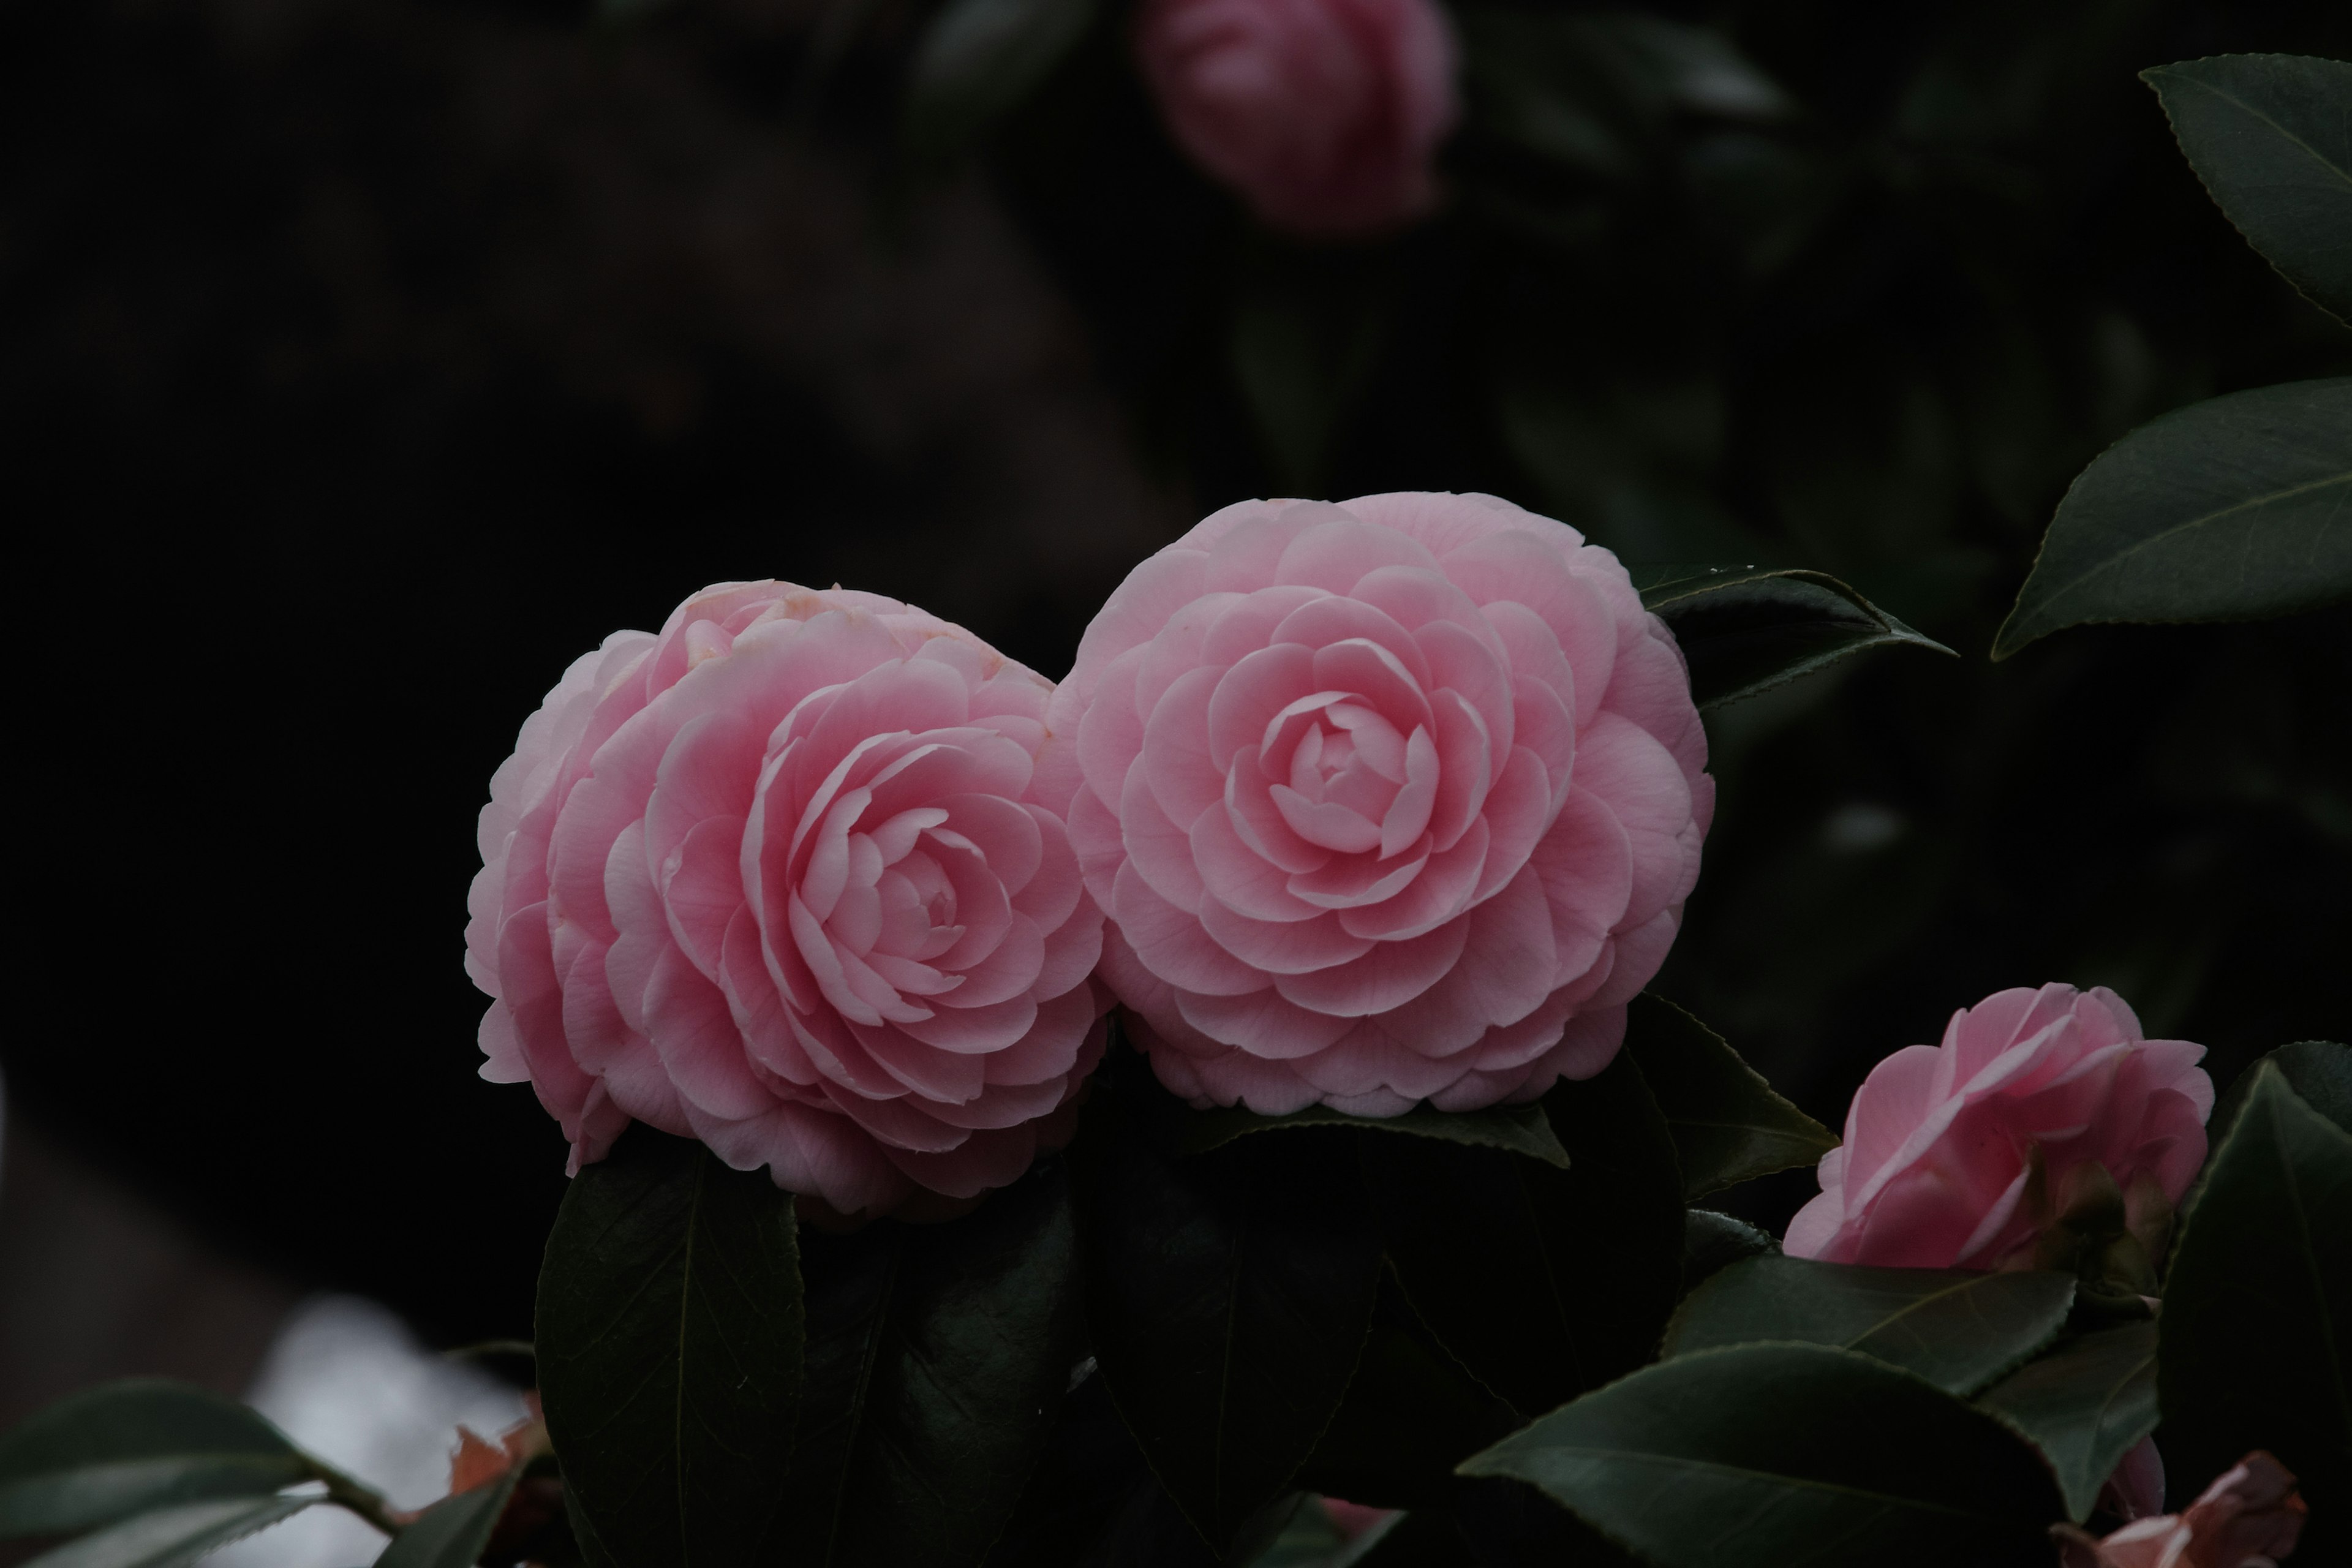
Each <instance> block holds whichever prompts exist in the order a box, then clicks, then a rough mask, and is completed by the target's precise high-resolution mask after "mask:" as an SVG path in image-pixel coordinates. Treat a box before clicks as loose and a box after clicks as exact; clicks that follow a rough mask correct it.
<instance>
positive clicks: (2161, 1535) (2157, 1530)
mask: <svg viewBox="0 0 2352 1568" xmlns="http://www.w3.org/2000/svg"><path fill="white" fill-rule="evenodd" d="M2309 1512H2310V1510H2309V1509H2308V1508H2307V1507H2306V1506H2305V1503H2304V1500H2303V1499H2302V1497H2301V1496H2300V1495H2299V1494H2298V1493H2297V1492H2296V1491H2295V1489H2294V1475H2293V1474H2292V1473H2291V1472H2290V1471H2289V1470H2288V1469H2287V1468H2286V1467H2285V1466H2284V1465H2282V1464H2280V1463H2279V1462H2278V1461H2277V1460H2276V1459H2274V1458H2272V1457H2271V1456H2270V1455H2268V1454H2266V1453H2264V1452H2263V1450H2261V1449H2260V1448H2257V1449H2255V1450H2254V1451H2253V1452H2252V1453H2251V1454H2248V1455H2247V1456H2246V1457H2245V1458H2242V1459H2241V1460H2239V1461H2238V1463H2237V1464H2235V1465H2234V1466H2232V1467H2231V1468H2230V1469H2228V1470H2227V1471H2225V1472H2223V1474H2222V1475H2221V1478H2220V1479H2217V1480H2215V1481H2214V1483H2213V1484H2212V1485H2211V1486H2210V1487H2207V1488H2206V1489H2205V1491H2204V1494H2203V1495H2202V1496H2200V1498H2198V1500H2196V1501H2195V1502H2193V1503H2190V1504H2189V1507H2188V1509H2187V1510H2186V1511H2184V1512H2181V1513H2178V1514H2170V1513H2167V1514H2158V1516H2157V1517H2155V1518H2153V1519H2143V1520H2137V1521H2134V1522H2132V1523H2130V1524H2126V1525H2125V1526H2124V1527H2123V1528H2122V1529H2121V1530H2118V1531H2116V1532H2115V1533H2114V1534H2112V1535H2109V1536H2107V1537H2106V1538H2105V1539H2104V1540H2100V1539H2095V1538H2094V1537H2092V1536H2090V1535H2088V1534H2086V1533H2084V1531H2079V1530H2076V1529H2074V1528H2073V1527H2072V1526H2070V1525H2061V1526H2058V1527H2057V1528H2056V1529H2054V1530H2053V1531H2052V1532H2051V1533H2052V1534H2053V1535H2055V1536H2056V1537H2057V1538H2058V1542H2059V1545H2060V1549H2061V1552H2062V1553H2063V1563H2064V1568H2277V1563H2278V1561H2279V1559H2281V1558H2283V1557H2284V1556H2286V1555H2287V1554H2288V1553H2289V1552H2293V1551H2294V1547H2295V1542H2297V1541H2299V1540H2301V1539H2302V1537H2303V1521H2304V1518H2305V1515H2306V1514H2308V1513H2309Z"/></svg>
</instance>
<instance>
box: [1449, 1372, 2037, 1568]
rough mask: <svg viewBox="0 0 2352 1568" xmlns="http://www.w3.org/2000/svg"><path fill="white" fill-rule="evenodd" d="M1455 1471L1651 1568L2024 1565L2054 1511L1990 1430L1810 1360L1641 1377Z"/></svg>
mask: <svg viewBox="0 0 2352 1568" xmlns="http://www.w3.org/2000/svg"><path fill="white" fill-rule="evenodd" d="M1462 1470H1463V1473H1464V1474H1465V1475H1471V1476H1508V1477H1512V1478H1515V1479H1519V1480H1523V1481H1526V1482H1528V1483H1529V1484H1531V1485H1533V1486H1536V1487H1538V1488H1540V1489H1542V1490H1543V1491H1544V1492H1545V1493H1547V1494H1548V1495H1549V1496H1550V1497H1551V1498H1552V1499H1553V1500H1556V1501H1558V1502H1559V1503H1561V1504H1562V1505H1564V1506H1566V1507H1568V1508H1570V1509H1572V1510H1575V1511H1576V1512H1577V1513H1578V1514H1579V1515H1580V1516H1581V1517H1582V1518H1583V1519H1585V1520H1586V1521H1588V1522H1590V1523H1591V1524H1592V1525H1594V1526H1595V1527H1597V1528H1598V1529H1600V1530H1601V1531H1602V1532H1604V1533H1605V1534H1607V1535H1609V1536H1610V1537H1611V1538H1612V1539H1613V1540H1616V1541H1618V1542H1622V1543H1623V1544H1624V1545H1626V1546H1629V1547H1631V1548H1632V1549H1633V1551H1635V1552H1639V1553H1640V1554H1641V1555H1642V1556H1643V1557H1644V1558H1646V1559H1648V1560H1650V1561H1651V1562H1653V1563H1657V1564H1660V1565H1661V1568H1782V1565H1784V1564H1787V1563H1808V1564H1822V1565H1824V1568H1828V1565H1832V1564H1853V1565H1855V1568H1864V1565H1867V1568H1884V1565H1885V1564H1887V1563H1902V1564H1904V1568H1941V1565H1944V1564H1950V1565H1952V1568H1961V1565H1968V1568H1975V1565H1977V1564H1982V1563H2009V1562H2018V1563H2028V1562H2036V1561H2041V1560H2042V1559H2043V1558H2046V1556H2047V1554H2048V1545H2047V1542H2046V1541H2045V1540H2044V1539H2043V1537H2042V1528H2043V1526H2044V1524H2045V1523H2046V1522H2047V1521H2049V1520H2051V1519H2053V1518H2054V1517H2055V1516H2056V1513H2057V1508H2058V1500H2057V1498H2056V1497H2055V1496H2054V1495H2053V1493H2052V1491H2051V1487H2050V1479H2049V1477H2048V1475H2047V1474H2046V1473H2045V1472H2044V1471H2043V1469H2042V1465H2041V1464H2040V1462H2039V1461H2038V1460H2036V1459H2035V1458H2034V1457H2033V1455H2032V1450H2031V1449H2029V1448H2027V1447H2025V1445H2024V1444H2022V1443H2021V1442H2019V1441H2018V1440H2017V1438H2016V1437H2015V1436H2012V1435H2011V1433H2010V1432H2009V1431H2008V1430H2007V1429H2006V1428H2004V1427H2003V1426H2001V1425H2000V1423H1999V1422H1997V1421H1995V1420H1994V1419H1993V1418H1992V1417H1990V1416H1989V1415H1985V1414H1984V1413H1983V1412H1981V1411H1979V1410H1977V1409H1974V1408H1972V1407H1971V1406H1969V1405H1965V1404H1963V1403H1961V1402H1960V1401H1959V1400H1958V1399H1955V1398H1953V1397H1952V1396H1951V1395H1950V1394H1946V1393H1944V1392H1943V1391H1942V1390H1940V1389H1938V1388H1937V1387H1935V1386H1934V1385H1933V1384H1928V1383H1926V1382H1923V1381H1921V1380H1920V1379H1918V1378H1916V1377H1914V1376H1912V1375H1911V1374H1909V1373H1905V1372H1899V1371H1897V1370H1895V1368H1893V1367H1890V1366H1887V1365H1885V1363H1880V1362H1877V1361H1874V1360H1872V1359H1871V1358H1869V1357H1867V1356H1861V1355H1855V1354H1853V1353H1852V1352H1846V1351H1839V1350H1833V1349H1831V1348H1829V1347H1826V1346H1816V1345H1790V1344H1757V1345H1738V1346H1733V1347H1730V1348H1727V1349H1723V1350H1717V1351H1710V1352H1705V1353H1703V1354H1699V1355H1692V1356H1684V1357H1680V1358H1677V1359H1675V1360H1673V1361H1668V1362H1664V1363H1660V1364H1658V1365H1656V1366H1652V1367H1645V1368H1643V1370H1642V1371H1640V1372H1637V1373H1634V1374H1633V1376H1631V1377H1628V1378H1625V1379H1623V1380H1622V1381H1621V1382H1618V1383H1615V1384H1611V1385H1610V1386H1608V1387H1607V1388H1603V1389H1601V1390H1599V1391H1598V1392H1596V1393H1592V1394H1586V1395H1585V1396H1584V1397H1583V1398H1581V1399H1580V1400H1578V1401H1577V1402H1576V1403H1575V1404H1573V1405H1569V1406H1567V1407H1566V1408H1564V1409H1560V1410H1556V1411H1554V1412H1552V1413H1551V1414H1550V1415H1546V1416H1544V1417H1543V1418H1542V1419H1540V1420H1538V1421H1537V1422H1536V1423H1535V1424H1534V1425H1533V1426H1529V1427H1528V1429H1527V1430H1526V1431H1524V1432H1520V1433H1517V1434H1516V1435H1515V1436H1510V1437H1507V1438H1506V1439H1505V1440H1504V1441H1502V1442H1501V1443H1498V1444H1496V1446H1495V1447H1492V1448H1489V1449H1487V1450H1486V1452H1485V1453H1484V1454H1481V1455H1479V1456H1478V1457H1477V1458H1474V1459H1472V1460H1470V1461H1469V1462H1468V1463H1467V1464H1465V1465H1464V1466H1463V1467H1462Z"/></svg>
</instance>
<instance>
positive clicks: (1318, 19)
mask: <svg viewBox="0 0 2352 1568" xmlns="http://www.w3.org/2000/svg"><path fill="white" fill-rule="evenodd" d="M1136 45H1137V50H1138V53H1139V55H1140V57H1141V58H1142V62H1143V70H1144V75H1145V76H1146V77H1147V78H1148V79H1150V83H1151V87H1152V90H1153V92H1154V93H1155V94H1156V95H1157V96H1158V98H1159V100H1160V109H1161V111H1162V112H1163V113H1165V114H1166V116H1167V118H1168V124H1169V128H1170V129H1171V132H1173V133H1174V135H1175V138H1176V140H1177V141H1178V142H1180V143H1181V144H1182V146H1183V147H1184V150H1185V151H1186V152H1188V153H1191V154H1192V156H1193V157H1194V158H1196V159H1198V160H1199V161H1200V163H1201V164H1202V167H1204V168H1206V169H1207V170H1208V171H1209V172H1210V173H1211V174H1214V175H1216V176H1217V178H1219V179H1221V180H1223V181H1224V182H1225V183H1226V184H1229V185H1232V186H1233V187H1234V189H1236V190H1238V191H1240V192H1241V193H1242V195H1244V196H1245V197H1247V198H1248V200H1249V203H1250V205H1251V206H1252V207H1253V208H1255V210H1256V213H1257V215H1258V216H1259V217H1260V218H1261V219H1263V220H1264V221H1265V223H1266V224H1267V225H1268V226H1271V227H1274V228H1279V229H1285V230H1287V231H1289V232H1291V233H1295V234H1305V235H1330V236H1341V235H1359V234H1368V233H1373V232H1377V231H1379V230H1381V229H1386V228H1392V227H1394V226H1397V225H1399V224H1402V223H1403V222H1405V221H1406V220H1408V219H1410V218H1412V217H1416V216H1419V215H1421V214H1422V213H1423V212H1425V211H1427V210H1428V208H1429V207H1430V205H1432V204H1433V202H1434V201H1435V200H1436V196H1437V186H1436V182H1435V180H1434V179H1433V176H1432V174H1431V173H1430V160H1431V157H1432V155H1433V153H1434V152H1435V150H1436V147H1437V143H1438V142H1439V141H1440V140H1442V139H1443V138H1444V135H1445V133H1446V132H1448V131H1449V130H1451V129H1452V128H1453V125H1454V117H1455V114H1456V112H1457V109H1456V105H1455V101H1454V36H1453V33H1452V31H1451V29H1450V28H1449V27H1448V26H1447V25H1446V21H1445V16H1444V13H1443V12H1442V11H1440V10H1439V9H1438V8H1437V7H1436V5H1433V4H1432V3H1431V0H1146V4H1145V5H1144V6H1143V10H1142V13H1141V16H1139V20H1138V24H1137V28H1136Z"/></svg>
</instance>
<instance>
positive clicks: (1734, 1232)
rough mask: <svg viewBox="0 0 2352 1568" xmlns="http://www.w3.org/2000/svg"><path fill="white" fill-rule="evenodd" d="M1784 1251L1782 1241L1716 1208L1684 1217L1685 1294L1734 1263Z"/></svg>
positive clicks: (1693, 1211) (1692, 1212)
mask: <svg viewBox="0 0 2352 1568" xmlns="http://www.w3.org/2000/svg"><path fill="white" fill-rule="evenodd" d="M1779 1251H1780V1243H1779V1242H1777V1241H1775V1240H1773V1239H1772V1238H1771V1237H1769V1236H1767V1235H1765V1234H1764V1233H1763V1232H1762V1231H1760V1230H1759V1229H1757V1228H1756V1227H1755V1226H1752V1225H1749V1224H1748V1222H1747V1221H1746V1220H1742V1219H1734V1218H1732V1217H1731V1215H1727V1214H1717V1213H1716V1212H1715V1211H1714V1210H1713V1209H1692V1210H1691V1211H1690V1212H1689V1213H1688V1214H1686V1215H1684V1216H1683V1294H1684V1295H1685V1296H1687V1295H1689V1294H1690V1293H1691V1292H1692V1291H1693V1290H1696V1289H1698V1288H1699V1287H1700V1286H1701V1285H1704V1284H1705V1283H1706V1281H1708V1280H1709V1279H1713V1278H1715V1276H1717V1274H1720V1273H1722V1272H1723V1270H1725V1269H1727V1268H1730V1267H1731V1266H1732V1265H1733V1264H1735V1263H1738V1262H1742V1261H1744V1260H1746V1259H1748V1258H1760V1257H1763V1256H1765V1255H1766V1254H1768V1253H1776V1252H1779Z"/></svg>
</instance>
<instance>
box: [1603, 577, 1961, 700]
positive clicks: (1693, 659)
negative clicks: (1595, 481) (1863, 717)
mask: <svg viewBox="0 0 2352 1568" xmlns="http://www.w3.org/2000/svg"><path fill="white" fill-rule="evenodd" d="M1633 582H1634V585H1635V586H1636V587H1638V588H1639V589H1640V590H1641V591H1642V603H1643V605H1646V606H1647V607H1648V608H1650V609H1651V610H1653V611H1654V612H1655V613H1656V614H1657V615H1658V616H1659V617H1660V618H1661V619H1663V620H1664V622H1665V623H1666V625H1667V626H1669V627H1671V628H1672V629H1673V631H1674V634H1675V642H1676V643H1678V644H1679V645H1680V646H1681V647H1682V650H1683V657H1684V658H1685V659H1687V660H1688V661H1689V662H1690V675H1691V696H1692V698H1693V699H1694V700H1696V702H1697V703H1698V705H1699V706H1700V707H1701V708H1713V707H1716V706H1717V705H1719V704H1722V703H1726V702H1737V701H1738V700H1740V699H1741V698H1743V697H1753V696H1755V695H1756V694H1757V693H1758V692H1759V691H1769V690H1770V689H1772V688H1774V687H1776V686H1780V685H1784V684H1786V683H1787V682H1789V681H1791V680H1794V679H1797V678H1798V677H1800V676H1805V675H1811V674H1812V673H1813V672H1815V671H1816V670H1820V669H1825V668H1828V667H1829V666H1831V665H1832V664H1835V663H1836V662H1837V661H1838V660H1840V659H1842V658H1851V657H1853V655H1855V654H1858V653H1863V652H1866V651H1867V650H1869V649H1871V648H1874V647H1924V648H1931V649H1933V650H1934V651H1936V652H1937V653H1944V654H1948V653H1950V652H1951V651H1952V650H1951V649H1950V648H1948V647H1945V646H1944V645H1943V644H1941V643H1939V642H1937V641H1936V640H1934V639H1933V638H1931V637H1922V636H1920V635H1919V634H1918V633H1917V632H1915V631H1913V630H1912V629H1911V628H1910V627H1909V626H1905V625H1904V624H1903V623H1902V622H1901V621H1898V620H1896V619H1895V617H1894V616H1890V615H1888V614H1887V613H1886V612H1885V611H1884V610H1882V609H1880V608H1879V607H1878V606H1877V605H1874V604H1872V603H1871V602H1870V601H1869V600H1868V599H1865V598H1864V597H1863V596H1862V595H1860V594H1858V593H1856V592H1855V591H1854V590H1853V589H1852V588H1850V587H1848V586H1847V585H1846V584H1843V583H1841V582H1839V581H1838V580H1837V579H1836V578H1834V577H1832V576H1830V575H1829V574H1827V573H1824V572H1807V571H1801V570H1797V569H1794V568H1778V567H1764V566H1654V567H1648V568H1643V569H1640V570H1637V571H1636V572H1635V573H1634V574H1633Z"/></svg>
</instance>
